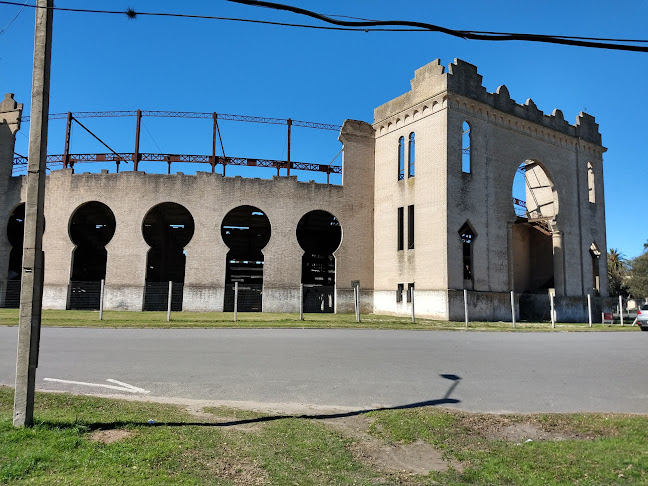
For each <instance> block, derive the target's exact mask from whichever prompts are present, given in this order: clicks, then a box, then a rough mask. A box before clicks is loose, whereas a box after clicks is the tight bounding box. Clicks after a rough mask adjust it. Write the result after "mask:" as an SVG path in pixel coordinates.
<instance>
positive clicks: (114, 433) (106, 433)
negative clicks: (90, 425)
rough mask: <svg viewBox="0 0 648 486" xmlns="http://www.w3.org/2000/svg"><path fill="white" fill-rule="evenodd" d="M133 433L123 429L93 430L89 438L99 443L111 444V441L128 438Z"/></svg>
mask: <svg viewBox="0 0 648 486" xmlns="http://www.w3.org/2000/svg"><path fill="white" fill-rule="evenodd" d="M133 435H134V434H133V432H131V431H130V430H124V429H113V430H95V431H94V432H92V433H91V434H90V440H91V441H92V442H99V443H101V444H112V443H113V442H117V441H120V440H124V439H128V438H129V437H132V436H133Z"/></svg>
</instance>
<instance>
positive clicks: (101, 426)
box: [40, 374, 461, 430]
mask: <svg viewBox="0 0 648 486" xmlns="http://www.w3.org/2000/svg"><path fill="white" fill-rule="evenodd" d="M439 376H441V377H442V378H444V379H446V380H450V381H452V384H451V385H450V387H449V388H448V390H447V391H446V393H445V395H444V396H443V397H442V398H437V399H434V400H425V401H422V402H415V403H408V404H405V405H396V406H393V407H379V408H368V409H362V410H352V411H350V412H340V413H330V414H303V415H269V416H264V417H257V418H252V419H241V420H230V421H227V422H155V423H153V424H149V426H151V427H160V426H163V427H186V426H199V427H233V426H236V425H246V424H258V423H262V422H272V421H275V420H285V419H311V420H325V419H336V418H344V417H355V416H358V415H364V414H367V413H369V412H379V411H383V410H407V409H412V408H421V407H435V406H439V405H454V404H457V403H461V400H458V399H456V398H450V395H451V394H452V393H453V392H454V390H455V388H456V387H457V385H458V384H459V381H460V380H461V377H460V376H457V375H448V374H442V375H439ZM40 423H42V424H43V425H52V426H55V427H57V428H65V427H66V425H65V424H61V423H49V422H40ZM144 424H146V422H133V421H128V422H95V423H84V424H83V425H84V426H86V427H87V428H88V429H89V430H111V429H121V428H123V427H128V426H134V425H144ZM78 425H80V424H79V423H75V424H69V427H77V426H78Z"/></svg>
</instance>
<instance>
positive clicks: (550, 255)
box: [512, 160, 558, 307]
mask: <svg viewBox="0 0 648 486" xmlns="http://www.w3.org/2000/svg"><path fill="white" fill-rule="evenodd" d="M512 193H513V206H514V209H515V214H516V219H515V222H514V224H513V227H512V232H513V234H512V243H513V252H512V253H513V261H512V265H513V272H512V274H513V290H514V291H515V292H517V293H527V294H545V295H546V294H547V292H548V290H549V289H551V288H554V286H555V282H554V238H553V236H554V228H555V222H556V217H557V215H558V198H557V194H556V191H555V188H554V184H553V182H552V181H551V178H550V177H549V174H548V173H547V172H546V171H545V169H544V168H543V167H542V165H541V164H540V163H538V162H537V161H533V160H526V161H525V162H523V163H522V164H520V166H519V167H518V169H517V172H516V175H515V178H514V180H513V191H512ZM520 307H522V306H520Z"/></svg>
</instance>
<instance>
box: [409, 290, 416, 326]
mask: <svg viewBox="0 0 648 486" xmlns="http://www.w3.org/2000/svg"><path fill="white" fill-rule="evenodd" d="M410 292H411V293H412V295H410V300H411V301H412V324H415V323H416V314H415V313H414V286H413V285H412V288H410Z"/></svg>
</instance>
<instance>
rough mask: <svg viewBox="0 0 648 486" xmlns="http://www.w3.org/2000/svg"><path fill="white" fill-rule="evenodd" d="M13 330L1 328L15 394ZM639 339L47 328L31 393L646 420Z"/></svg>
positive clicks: (2, 357) (0, 376)
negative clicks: (138, 394) (143, 393)
mask: <svg viewBox="0 0 648 486" xmlns="http://www.w3.org/2000/svg"><path fill="white" fill-rule="evenodd" d="M17 334H18V329H17V328H16V327H0V384H5V385H11V386H13V384H14V376H15V359H16V340H17ZM647 348H648V333H635V332H630V333H627V332H626V333H613V332H593V333H502V332H491V333H482V332H441V331H376V330H366V331H365V330H309V329H305V330H301V329H262V330H255V329H67V328H44V329H43V330H42V336H41V352H40V364H39V368H38V372H37V389H40V390H60V391H72V392H79V393H100V394H106V393H115V394H123V395H132V393H129V392H128V391H125V390H118V389H106V388H101V387H97V386H90V385H77V384H68V383H62V382H56V381H46V380H45V378H48V379H58V380H71V381H79V382H86V383H93V384H97V385H100V384H103V385H109V386H118V387H119V385H118V384H115V383H114V382H107V381H106V380H107V379H112V380H118V381H121V382H125V383H128V384H130V385H133V386H135V387H140V388H142V389H145V390H147V391H149V392H150V396H157V397H178V398H184V399H187V398H191V399H205V400H226V401H253V402H261V403H288V404H312V405H322V406H338V407H357V408H359V409H365V408H377V407H393V406H416V405H417V404H439V405H446V406H452V407H457V408H461V409H464V410H470V411H482V412H573V411H601V412H628V413H648V376H647V370H646V366H645V361H646V349H647Z"/></svg>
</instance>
